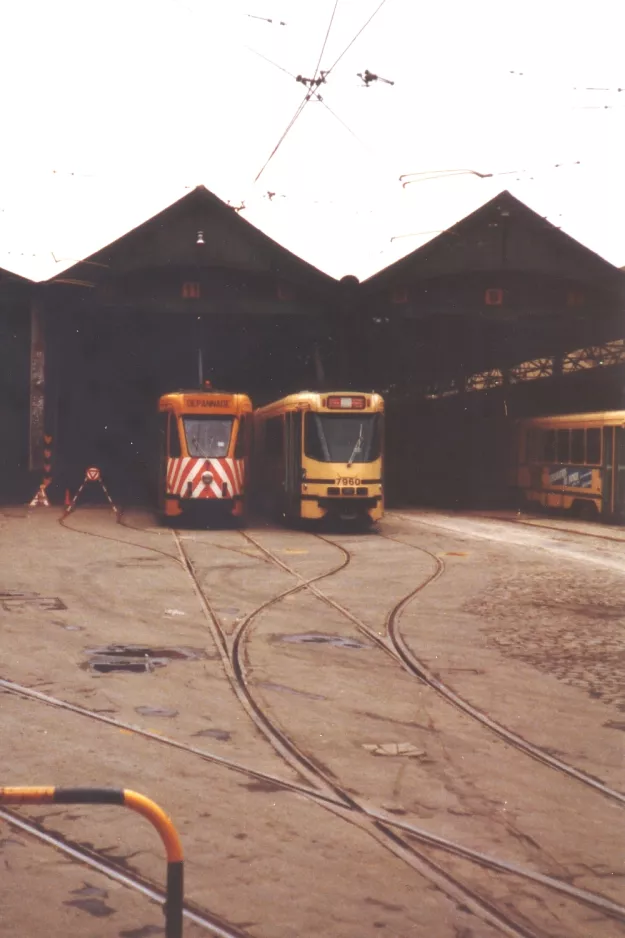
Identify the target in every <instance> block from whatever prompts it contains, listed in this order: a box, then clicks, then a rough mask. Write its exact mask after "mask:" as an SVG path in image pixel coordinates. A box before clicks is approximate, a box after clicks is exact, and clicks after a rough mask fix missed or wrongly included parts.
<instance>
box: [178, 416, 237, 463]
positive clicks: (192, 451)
mask: <svg viewBox="0 0 625 938" xmlns="http://www.w3.org/2000/svg"><path fill="white" fill-rule="evenodd" d="M233 420H234V418H233V417H209V416H204V415H202V416H201V417H183V418H182V423H183V426H184V434H185V438H186V441H187V450H188V452H189V456H196V457H204V458H210V459H214V458H215V457H217V456H226V455H227V454H228V447H229V445H230V437H231V436H232V423H233Z"/></svg>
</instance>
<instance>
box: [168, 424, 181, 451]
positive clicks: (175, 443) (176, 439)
mask: <svg viewBox="0 0 625 938" xmlns="http://www.w3.org/2000/svg"><path fill="white" fill-rule="evenodd" d="M169 455H170V456H171V458H172V459H179V457H180V434H179V433H178V421H177V420H176V415H175V414H170V415H169Z"/></svg>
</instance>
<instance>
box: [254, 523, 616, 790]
mask: <svg viewBox="0 0 625 938" xmlns="http://www.w3.org/2000/svg"><path fill="white" fill-rule="evenodd" d="M241 534H242V535H243V536H244V537H245V538H246V539H247V540H249V541H251V542H252V543H253V544H255V545H256V547H257V548H258V549H259V550H262V551H263V552H264V553H266V554H267V555H268V556H269V557H271V559H272V560H273V561H274V563H276V564H277V565H278V566H280V567H281V568H282V569H283V570H285V571H287V572H289V573H291V574H292V575H293V576H295V577H298V578H300V579H302V578H301V576H300V574H299V573H298V572H297V571H296V570H295V569H294V568H293V567H291V566H290V565H289V564H287V563H285V562H284V561H283V560H282V559H281V558H279V557H277V556H276V555H275V554H274V553H273V551H270V550H268V549H267V548H265V547H263V546H262V545H261V544H260V543H259V542H258V541H257V540H256V539H255V538H253V537H251V536H250V535H249V534H248V533H247V532H244V531H242V532H241ZM315 536H316V537H318V538H320V539H321V540H323V541H325V542H326V543H327V544H330V545H332V546H334V547H336V548H337V549H338V550H341V551H343V552H344V553H346V554H348V553H349V552H348V551H346V549H345V548H344V547H342V546H341V545H340V544H338V543H337V542H335V541H332V540H331V539H329V538H327V537H324V536H321V535H315ZM376 536H377V537H382V538H384V539H385V540H390V541H394V542H395V543H398V544H402V545H403V546H404V547H410V548H412V549H413V550H417V551H420V552H421V553H423V554H426V555H427V556H428V557H429V558H430V559H431V560H432V562H433V570H432V573H431V574H430V575H429V576H428V577H426V578H425V579H424V580H423V581H422V582H421V583H420V584H419V585H418V586H416V587H415V588H414V589H413V590H411V591H410V592H409V593H408V594H406V595H405V596H404V597H402V599H400V600H399V602H397V603H396V604H395V605H394V606H393V608H392V609H391V610H390V612H389V613H388V615H387V617H386V623H385V634H383V635H380V634H379V633H378V632H375V631H374V630H373V629H372V628H371V627H370V626H368V625H367V624H366V623H365V622H363V621H362V619H360V618H359V617H358V616H355V615H354V614H353V613H352V612H350V611H349V610H348V609H346V608H345V607H344V606H342V605H341V603H338V602H336V600H333V599H332V598H331V597H329V596H326V595H325V594H324V593H323V592H322V591H320V590H318V589H317V588H316V587H315V586H314V583H313V584H308V586H306V585H305V584H302V589H304V588H308V589H309V590H310V592H312V593H313V595H315V596H317V598H318V599H320V600H321V601H322V602H324V603H326V604H327V605H329V606H331V607H332V608H333V609H335V610H336V611H337V612H339V613H341V614H342V615H343V616H345V617H346V618H347V619H349V621H350V622H351V623H352V624H353V625H355V626H356V628H357V629H358V631H359V632H360V633H361V634H363V635H365V636H366V637H367V638H369V639H370V640H371V641H373V642H374V643H375V644H376V645H377V646H378V647H380V648H382V650H383V651H385V652H386V653H387V654H389V655H390V656H391V657H393V658H394V659H395V660H396V661H398V662H399V663H400V664H401V665H402V667H403V668H404V669H405V670H407V671H408V672H409V673H410V674H412V675H413V676H414V677H416V678H418V679H419V680H420V681H421V682H423V683H424V684H427V685H428V686H429V687H431V688H432V689H433V690H434V691H436V693H437V694H439V695H440V696H441V697H443V698H444V699H445V700H446V701H447V702H448V703H450V704H451V705H452V706H454V707H455V708H456V709H458V710H460V711H461V712H463V713H465V714H466V715H468V716H470V717H471V718H472V719H474V720H476V721H477V722H478V723H481V724H482V726H484V727H485V728H487V729H489V730H490V731H491V732H493V733H495V734H496V735H497V736H499V737H500V738H501V739H503V740H504V741H505V742H507V743H508V744H509V745H511V746H513V747H514V748H515V749H518V750H520V751H521V752H523V753H525V754H526V755H528V756H530V757H531V758H533V759H535V760H537V761H538V762H541V763H542V764H543V765H546V766H549V767H550V768H552V769H554V770H556V771H558V772H560V773H562V774H564V775H567V776H568V777H569V778H572V779H575V780H576V781H578V782H581V783H582V784H584V785H586V786H588V787H590V788H592V789H593V790H595V791H597V792H599V793H600V794H602V795H603V796H605V797H607V798H610V799H611V800H612V801H616V802H617V803H618V804H621V805H625V794H624V793H623V792H620V791H617V790H616V789H613V788H611V787H610V786H609V785H606V784H605V783H604V782H603V781H602V780H601V779H598V778H594V777H593V776H592V775H589V774H588V773H586V772H583V771H582V770H581V769H578V768H576V767H575V766H572V765H569V763H567V762H564V761H563V760H562V759H558V758H557V757H556V756H552V755H551V754H550V753H548V752H546V751H545V750H544V749H541V748H540V747H539V746H535V745H534V744H533V743H531V742H530V741H529V740H526V739H525V738H524V737H522V736H520V735H519V734H518V733H515V732H513V731H512V730H510V729H508V728H507V727H505V726H503V725H502V724H501V723H498V722H497V721H496V720H494V719H493V718H492V717H489V716H488V714H486V713H484V712H483V711H482V710H480V709H479V708H478V707H474V706H473V705H472V704H471V703H470V702H469V701H468V700H466V699H465V698H463V697H461V696H460V695H459V694H457V693H456V692H455V691H454V690H453V689H452V688H451V687H449V686H448V685H447V684H445V683H444V682H443V681H441V680H440V679H439V678H437V677H436V675H435V674H434V673H433V672H432V671H431V670H430V669H429V668H428V667H427V666H426V665H425V664H424V663H423V662H422V661H420V659H419V658H417V656H416V655H415V654H414V652H413V651H412V649H411V648H410V646H409V645H408V643H407V642H406V640H405V639H404V637H403V635H402V633H401V630H400V628H399V622H400V617H401V613H402V612H403V611H404V609H406V607H407V606H408V605H409V604H410V603H411V602H412V601H413V600H414V599H415V598H416V597H417V595H418V594H419V593H421V592H422V591H423V590H424V589H425V588H426V587H427V586H429V585H430V584H432V583H434V582H435V581H436V580H437V579H439V578H440V577H441V576H443V574H444V573H445V564H444V561H443V560H442V559H441V558H440V557H437V556H436V554H434V553H432V552H431V551H429V550H427V549H426V548H424V547H419V546H417V545H416V544H410V543H407V542H406V541H401V540H399V539H398V538H396V537H392V536H390V535H387V534H381V533H378V534H377V535H376Z"/></svg>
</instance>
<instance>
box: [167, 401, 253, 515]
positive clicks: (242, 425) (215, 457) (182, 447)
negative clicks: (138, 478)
mask: <svg viewBox="0 0 625 938" xmlns="http://www.w3.org/2000/svg"><path fill="white" fill-rule="evenodd" d="M158 410H159V420H160V426H159V436H160V441H159V442H160V447H159V451H160V459H159V479H158V504H159V509H160V510H161V511H162V512H163V514H164V516H165V518H176V517H179V516H180V515H182V514H188V513H191V512H194V513H196V514H197V515H198V518H200V517H201V516H202V515H204V517H205V518H206V519H208V518H209V517H210V514H211V513H215V512H216V511H220V512H221V513H222V515H223V514H225V515H230V516H231V517H233V518H243V516H244V515H245V505H246V494H247V493H246V483H247V465H248V462H249V450H250V437H251V430H252V402H251V401H250V399H249V397H247V396H246V395H245V394H232V393H230V392H227V391H214V390H200V391H176V392H174V393H171V394H164V395H163V396H162V397H161V398H160V399H159V402H158Z"/></svg>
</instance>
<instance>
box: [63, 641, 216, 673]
mask: <svg viewBox="0 0 625 938" xmlns="http://www.w3.org/2000/svg"><path fill="white" fill-rule="evenodd" d="M85 654H86V655H87V661H86V662H85V663H84V664H83V665H81V667H82V668H84V669H85V670H87V671H97V672H99V673H100V674H109V673H110V672H111V671H129V672H130V673H131V674H145V673H146V672H147V673H149V672H150V671H153V670H154V669H155V668H164V667H165V666H166V665H167V664H168V663H169V662H170V661H197V660H198V659H199V658H206V652H205V651H204V650H203V649H202V648H189V647H187V646H183V645H179V646H176V647H174V648H159V647H155V648H153V647H152V646H151V645H101V646H99V647H98V648H86V649H85Z"/></svg>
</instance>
